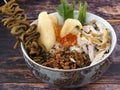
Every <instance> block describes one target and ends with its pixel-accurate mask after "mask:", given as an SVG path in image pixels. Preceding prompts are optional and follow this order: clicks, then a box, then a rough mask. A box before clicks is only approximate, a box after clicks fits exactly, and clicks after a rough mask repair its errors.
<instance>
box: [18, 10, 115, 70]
mask: <svg viewBox="0 0 120 90" xmlns="http://www.w3.org/2000/svg"><path fill="white" fill-rule="evenodd" d="M74 13H78V11H74ZM51 14H53V15H55V14H58V13H57V12H53V13H51ZM87 15H92V16H94V17H97V18H99V19H101V20H102V21H104V22H106V23H107V24H108V25H109V27H110V31H111V35H113V36H114V43H113V45H111V49H110V51H109V53H108V54H107V55H106V56H105V57H104V58H103V59H102V60H100V61H98V62H97V63H95V64H94V65H89V66H86V67H83V68H77V69H67V70H64V69H56V68H51V67H46V66H43V65H40V64H38V63H36V62H35V61H34V60H32V59H31V58H30V57H29V55H28V54H27V52H26V50H25V48H24V46H23V43H22V42H21V43H20V44H21V50H22V53H23V55H25V57H26V58H27V59H28V60H29V61H30V62H32V63H33V64H35V65H37V66H38V67H41V68H44V69H47V70H51V71H57V72H71V71H81V70H85V69H88V68H92V67H94V66H96V65H98V64H100V63H102V62H104V61H105V60H106V59H107V58H108V57H109V56H110V55H111V53H112V52H113V50H114V49H115V46H116V43H117V36H116V33H115V30H114V29H113V27H112V26H111V25H110V23H109V22H107V21H106V20H105V19H103V18H101V17H100V16H98V15H95V14H93V13H90V12H87ZM33 22H34V21H33ZM103 24H104V23H103ZM111 39H112V40H113V38H111ZM111 42H112V41H111Z"/></svg>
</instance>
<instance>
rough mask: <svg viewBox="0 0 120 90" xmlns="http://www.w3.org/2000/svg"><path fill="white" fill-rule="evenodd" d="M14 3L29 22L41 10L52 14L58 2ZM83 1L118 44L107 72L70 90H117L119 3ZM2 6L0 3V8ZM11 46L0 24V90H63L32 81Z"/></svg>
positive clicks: (31, 0)
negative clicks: (110, 28) (105, 23)
mask: <svg viewBox="0 0 120 90" xmlns="http://www.w3.org/2000/svg"><path fill="white" fill-rule="evenodd" d="M16 1H17V2H18V3H19V4H20V6H21V8H23V9H25V11H26V14H27V17H28V20H29V21H30V22H31V21H33V20H34V19H36V18H37V16H38V14H39V12H41V11H48V12H49V13H51V12H54V11H55V7H56V6H57V5H58V4H59V3H60V0H16ZM71 1H72V0H69V2H71ZM76 1H78V0H76ZM87 1H88V4H89V6H88V11H89V12H91V13H94V14H96V15H99V16H101V17H103V18H104V19H106V20H107V21H108V22H110V24H111V25H112V26H113V28H114V29H115V32H116V34H117V39H118V41H117V45H116V48H115V50H114V52H113V53H112V60H113V63H112V65H111V66H110V68H109V69H108V70H107V72H106V73H104V75H103V76H102V77H101V78H100V79H99V80H98V81H96V82H94V83H91V84H89V85H87V86H84V87H81V88H74V89H70V90H120V0H87ZM2 4H3V3H2V2H1V1H0V5H2ZM76 8H77V7H76ZM1 18H2V17H0V19H1ZM14 43H15V37H13V36H11V35H10V33H9V31H8V30H7V29H6V28H5V27H4V26H3V25H2V23H0V90H66V89H59V88H55V87H52V86H50V85H48V84H46V83H43V82H41V81H40V80H38V79H37V78H35V77H34V76H33V74H32V73H31V71H30V70H29V69H28V68H27V66H26V64H25V61H24V59H23V57H22V53H21V50H20V48H18V49H16V50H14V49H13V45H14ZM67 90H68V89H67Z"/></svg>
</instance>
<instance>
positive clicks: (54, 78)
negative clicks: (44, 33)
mask: <svg viewBox="0 0 120 90" xmlns="http://www.w3.org/2000/svg"><path fill="white" fill-rule="evenodd" d="M52 14H53V15H55V16H56V17H57V18H58V20H59V23H63V20H62V18H61V16H60V15H59V14H58V13H57V12H55V13H52ZM74 15H75V18H76V17H77V15H78V12H77V11H75V12H74ZM91 20H96V21H97V22H100V23H103V24H104V25H105V26H106V27H107V28H108V29H109V32H110V35H111V48H110V51H109V53H108V54H107V55H106V56H105V57H104V58H103V60H102V61H98V62H97V63H96V64H94V65H92V66H87V67H84V68H78V69H70V70H62V69H54V68H49V67H45V66H42V65H40V64H38V63H36V62H35V61H34V60H32V59H31V58H30V57H29V56H28V54H27V53H26V50H25V48H24V46H23V44H22V43H21V49H22V52H23V56H24V58H25V61H26V64H27V65H28V67H29V68H30V70H31V71H32V72H33V74H34V75H35V76H36V77H38V78H39V79H40V80H42V81H43V82H46V83H49V84H52V85H54V86H58V87H64V88H73V87H81V86H84V85H87V84H89V83H91V82H94V81H95V80H97V79H98V78H99V77H101V75H102V74H103V73H104V72H105V71H106V70H107V69H108V67H109V66H110V64H111V58H109V56H110V55H111V53H112V52H113V50H114V48H115V45H116V42H117V39H116V34H115V31H114V29H113V28H112V26H111V25H110V24H109V23H108V22H107V21H106V20H104V19H103V18H101V17H99V16H97V15H94V14H92V13H88V12H87V19H86V21H87V22H89V21H91ZM33 23H36V24H37V20H35V21H34V22H33Z"/></svg>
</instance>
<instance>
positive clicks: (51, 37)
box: [37, 12, 56, 51]
mask: <svg viewBox="0 0 120 90" xmlns="http://www.w3.org/2000/svg"><path fill="white" fill-rule="evenodd" d="M51 18H53V17H51ZM51 18H50V17H49V15H48V14H47V12H41V13H40V14H39V16H38V26H37V30H38V32H39V33H40V37H39V40H38V43H39V45H40V46H42V47H43V48H44V49H45V50H46V51H49V50H50V49H51V48H52V47H53V46H54V44H55V41H56V37H55V31H54V25H53V24H54V23H55V22H52V20H51ZM46 24H47V26H46Z"/></svg>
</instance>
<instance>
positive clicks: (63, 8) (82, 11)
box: [56, 0, 87, 24]
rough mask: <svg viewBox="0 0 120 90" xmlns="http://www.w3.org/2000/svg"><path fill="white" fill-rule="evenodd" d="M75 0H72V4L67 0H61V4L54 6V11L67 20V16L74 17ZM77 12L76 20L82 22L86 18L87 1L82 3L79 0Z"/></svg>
mask: <svg viewBox="0 0 120 90" xmlns="http://www.w3.org/2000/svg"><path fill="white" fill-rule="evenodd" d="M75 5H76V1H75V0H73V2H72V6H70V5H69V3H68V1H67V0H61V4H60V5H59V6H58V7H57V8H56V11H57V12H58V13H59V14H60V15H61V16H62V17H63V20H64V21H65V20H67V19H68V18H74V9H75ZM78 6H79V14H78V20H79V21H80V22H81V23H82V24H84V23H85V20H86V10H87V2H86V1H85V2H84V3H82V2H81V1H79V3H78Z"/></svg>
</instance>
